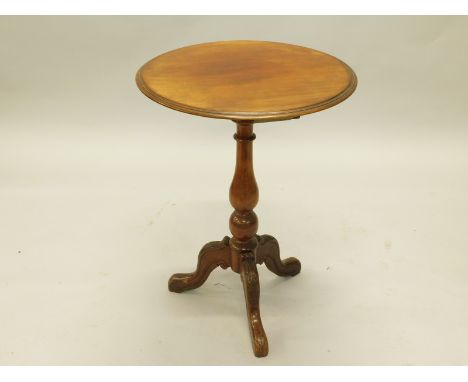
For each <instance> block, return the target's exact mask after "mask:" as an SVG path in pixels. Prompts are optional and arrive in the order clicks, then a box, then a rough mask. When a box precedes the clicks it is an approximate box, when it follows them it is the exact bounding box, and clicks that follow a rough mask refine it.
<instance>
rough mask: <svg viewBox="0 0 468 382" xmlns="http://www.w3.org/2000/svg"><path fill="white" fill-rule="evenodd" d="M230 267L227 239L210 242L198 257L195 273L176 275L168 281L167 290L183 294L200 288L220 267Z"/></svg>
mask: <svg viewBox="0 0 468 382" xmlns="http://www.w3.org/2000/svg"><path fill="white" fill-rule="evenodd" d="M230 265H231V250H230V248H229V237H227V236H226V237H224V239H223V240H221V241H212V242H210V243H208V244H205V245H204V246H203V248H202V249H201V250H200V254H199V255H198V264H197V269H196V270H195V272H192V273H176V274H174V275H172V277H171V278H170V279H169V283H168V285H169V290H170V291H171V292H177V293H180V292H184V291H186V290H190V289H195V288H198V287H200V286H201V285H202V284H203V283H204V282H205V281H206V279H207V278H208V276H209V275H210V273H211V272H212V271H213V270H214V269H215V268H217V267H218V266H220V267H221V268H224V269H226V268H227V267H229V266H230Z"/></svg>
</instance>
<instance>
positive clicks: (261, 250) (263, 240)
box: [256, 235, 301, 276]
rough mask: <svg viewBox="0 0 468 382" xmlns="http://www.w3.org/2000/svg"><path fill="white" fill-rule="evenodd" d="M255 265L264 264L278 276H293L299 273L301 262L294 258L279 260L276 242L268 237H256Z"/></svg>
mask: <svg viewBox="0 0 468 382" xmlns="http://www.w3.org/2000/svg"><path fill="white" fill-rule="evenodd" d="M257 239H258V247H257V252H256V261H257V264H262V263H265V265H266V266H267V268H268V269H269V270H270V271H272V272H273V273H275V274H277V275H278V276H295V275H297V274H298V273H299V272H300V271H301V262H300V261H299V260H298V259H296V258H295V257H289V258H287V259H285V260H281V258H280V250H279V245H278V241H277V240H276V239H275V238H274V237H273V236H270V235H257Z"/></svg>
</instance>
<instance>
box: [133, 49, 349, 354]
mask: <svg viewBox="0 0 468 382" xmlns="http://www.w3.org/2000/svg"><path fill="white" fill-rule="evenodd" d="M136 82H137V85H138V87H139V89H140V90H141V91H142V92H143V93H144V94H145V95H146V96H147V97H149V98H150V99H152V100H153V101H156V102H158V103H160V104H161V105H164V106H167V107H169V108H171V109H175V110H178V111H181V112H184V113H189V114H195V115H199V116H203V117H210V118H223V119H230V120H232V121H234V122H235V123H236V125H237V132H236V134H234V139H235V140H236V141H237V155H236V168H235V172H234V178H233V180H232V184H231V187H230V190H229V200H230V202H231V205H232V206H233V207H234V212H233V213H232V215H231V217H230V219H229V228H230V231H231V233H232V237H231V238H229V237H227V236H226V237H224V239H223V240H221V241H213V242H210V243H208V244H206V245H205V246H204V247H203V248H202V249H201V251H200V254H199V256H198V264H197V268H196V270H195V271H194V272H192V273H176V274H174V275H172V277H171V278H170V279H169V290H170V291H172V292H184V291H186V290H189V289H194V288H198V287H199V286H201V285H202V284H203V283H204V282H205V281H206V279H207V278H208V276H209V274H210V273H211V271H213V270H214V269H215V268H217V267H218V266H220V267H222V268H224V269H226V268H228V267H231V269H232V270H233V271H234V272H236V273H239V274H240V276H241V280H242V284H243V287H244V292H245V300H246V306H247V318H248V323H249V328H250V333H251V338H252V346H253V351H254V353H255V355H256V356H257V357H263V356H266V355H267V354H268V341H267V337H266V335H265V331H264V329H263V326H262V321H261V318H260V308H259V297H260V285H259V279H258V273H257V264H262V263H265V265H266V266H267V268H268V269H269V270H270V271H272V272H273V273H275V274H277V275H278V276H294V275H296V274H298V273H299V272H300V270H301V263H300V262H299V260H297V259H296V258H294V257H290V258H288V259H285V260H281V259H280V254H279V246H278V242H277V241H276V239H275V238H273V237H272V236H269V235H257V228H258V220H257V215H256V214H255V212H254V211H253V209H254V207H255V206H256V204H257V202H258V188H257V183H256V181H255V176H254V170H253V160H252V143H253V140H254V139H255V134H254V133H253V125H254V123H258V122H267V121H279V120H288V119H292V118H299V117H300V116H302V115H305V114H310V113H314V112H317V111H320V110H323V109H326V108H329V107H332V106H334V105H336V104H338V103H340V102H342V101H344V100H345V99H346V98H348V97H349V96H350V95H351V94H352V93H353V91H354V89H355V88H356V84H357V79H356V75H355V74H354V72H353V70H352V69H351V68H350V67H349V66H348V65H346V64H345V63H343V62H342V61H340V60H338V59H337V58H335V57H333V56H330V55H328V54H325V53H323V52H319V51H317V50H313V49H309V48H305V47H301V46H296V45H290V44H283V43H276V42H266V41H220V42H211V43H205V44H198V45H192V46H188V47H184V48H180V49H176V50H173V51H170V52H167V53H165V54H162V55H160V56H158V57H156V58H153V59H152V60H150V61H149V62H147V63H146V64H145V65H143V66H142V67H141V68H140V70H139V71H138V73H137V75H136Z"/></svg>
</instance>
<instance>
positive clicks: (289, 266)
mask: <svg viewBox="0 0 468 382" xmlns="http://www.w3.org/2000/svg"><path fill="white" fill-rule="evenodd" d="M234 139H235V140H236V141H237V143H236V146H237V149H236V167H235V171H234V177H233V179H232V183H231V187H230V189H229V200H230V202H231V205H232V206H233V207H234V212H233V213H232V214H231V217H230V219H229V228H230V230H231V233H232V235H233V236H232V237H231V238H230V239H229V237H227V236H226V237H225V238H224V239H223V240H222V241H214V242H210V243H208V244H206V245H205V246H204V247H203V248H202V249H201V251H200V254H199V255H198V265H197V269H196V270H195V271H194V272H192V273H176V274H175V275H173V276H172V277H171V278H170V279H169V290H170V291H171V292H184V291H186V290H189V289H194V288H198V287H200V286H201V285H202V284H203V283H204V282H205V281H206V280H207V278H208V276H209V275H210V273H211V272H212V271H213V270H214V269H215V268H217V267H218V266H220V267H222V268H227V267H229V266H230V267H231V269H232V270H233V271H234V272H237V273H240V275H241V280H242V285H243V287H244V294H245V303H246V308H247V320H248V324H249V329H250V334H251V338H252V348H253V351H254V354H255V355H256V356H257V357H264V356H266V355H267V354H268V339H267V336H266V334H265V330H264V329H263V325H262V319H261V316H260V305H259V300H260V283H259V279H258V271H257V265H256V264H262V263H265V265H266V266H267V268H268V269H269V270H270V271H272V272H273V273H276V274H277V275H278V276H294V275H296V274H297V273H299V272H300V270H301V263H300V262H299V260H297V259H296V258H293V257H291V258H288V259H286V260H284V261H282V260H281V258H280V253H279V245H278V242H277V241H276V239H275V238H274V237H272V236H270V235H261V236H259V235H257V229H258V219H257V215H256V214H255V212H254V211H253V209H254V208H255V206H256V205H257V203H258V194H259V193H258V186H257V182H256V180H255V174H254V169H253V141H254V139H255V134H254V133H253V123H252V122H250V121H238V122H237V132H236V134H234Z"/></svg>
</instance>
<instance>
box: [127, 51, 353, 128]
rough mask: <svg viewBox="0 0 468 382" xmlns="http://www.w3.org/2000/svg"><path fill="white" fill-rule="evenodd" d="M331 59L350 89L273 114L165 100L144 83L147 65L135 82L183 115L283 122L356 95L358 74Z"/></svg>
mask: <svg viewBox="0 0 468 382" xmlns="http://www.w3.org/2000/svg"><path fill="white" fill-rule="evenodd" d="M327 55H329V54H327ZM329 56H331V55H329ZM331 57H333V58H335V59H336V60H337V61H339V62H340V63H341V64H342V65H343V67H344V68H346V70H347V71H348V73H349V74H350V77H351V81H350V83H349V86H348V87H346V88H345V89H344V90H343V91H342V92H341V93H338V94H337V95H335V96H334V97H331V98H329V99H327V100H324V101H322V102H318V103H314V104H311V105H307V106H304V107H301V108H296V109H288V110H281V111H275V112H271V111H269V112H242V111H239V112H235V113H232V112H230V113H227V112H222V111H219V110H208V109H199V108H195V107H192V106H189V105H184V104H182V103H179V102H176V101H173V100H170V99H168V98H165V97H163V96H161V95H159V94H157V93H155V92H154V91H152V90H151V89H149V88H148V87H147V86H146V85H145V82H144V81H143V79H142V77H141V71H142V69H143V68H144V67H145V65H146V64H145V65H143V66H142V67H141V68H140V69H139V70H138V72H137V73H136V76H135V81H136V84H137V86H138V88H139V89H140V91H141V92H142V93H143V94H144V95H145V96H146V97H148V98H149V99H151V100H153V101H155V102H157V103H159V104H160V105H163V106H166V107H168V108H170V109H173V110H177V111H180V112H183V113H188V114H193V115H198V116H200V117H208V118H218V119H230V120H233V121H252V122H269V121H281V120H288V119H294V118H298V117H300V116H303V115H307V114H312V113H315V112H318V111H321V110H325V109H328V108H330V107H332V106H335V105H338V104H339V103H341V102H343V101H344V100H346V99H347V98H348V97H350V96H351V95H352V94H353V93H354V91H355V90H356V87H357V77H356V74H355V73H354V71H353V70H352V69H351V68H350V67H349V65H347V64H346V63H344V62H343V61H341V60H340V59H338V58H336V57H334V56H331ZM150 61H151V60H150ZM150 61H148V62H150Z"/></svg>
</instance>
